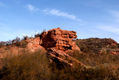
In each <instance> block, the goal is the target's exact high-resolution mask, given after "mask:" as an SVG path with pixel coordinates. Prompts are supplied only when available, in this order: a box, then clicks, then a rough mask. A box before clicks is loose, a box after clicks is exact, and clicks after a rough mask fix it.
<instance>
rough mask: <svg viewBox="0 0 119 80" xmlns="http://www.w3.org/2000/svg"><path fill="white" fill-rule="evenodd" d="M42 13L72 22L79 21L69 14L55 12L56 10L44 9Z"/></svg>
mask: <svg viewBox="0 0 119 80" xmlns="http://www.w3.org/2000/svg"><path fill="white" fill-rule="evenodd" d="M43 12H45V13H46V14H51V15H55V16H61V17H66V18H69V19H72V20H76V21H80V19H79V18H77V17H76V16H75V15H72V14H69V13H66V12H62V11H60V10H57V9H44V10H43Z"/></svg>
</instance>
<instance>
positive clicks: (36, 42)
mask: <svg viewBox="0 0 119 80" xmlns="http://www.w3.org/2000/svg"><path fill="white" fill-rule="evenodd" d="M26 41H27V43H28V44H27V49H28V50H30V51H31V52H35V51H37V50H39V49H44V48H43V47H42V46H41V45H40V44H41V40H40V37H36V38H30V39H27V40H26Z"/></svg>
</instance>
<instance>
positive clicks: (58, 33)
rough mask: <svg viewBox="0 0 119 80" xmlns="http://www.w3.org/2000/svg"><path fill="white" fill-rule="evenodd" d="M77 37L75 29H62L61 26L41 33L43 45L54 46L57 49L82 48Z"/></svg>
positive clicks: (46, 47)
mask: <svg viewBox="0 0 119 80" xmlns="http://www.w3.org/2000/svg"><path fill="white" fill-rule="evenodd" d="M76 38H77V35H76V32H75V31H67V30H62V29H60V28H55V29H52V30H49V31H47V32H43V33H42V34H41V41H42V43H41V46H43V47H44V48H45V49H48V48H54V49H56V50H62V51H67V50H74V49H78V50H80V49H79V48H78V47H77V45H76V44H75V42H73V40H74V39H76Z"/></svg>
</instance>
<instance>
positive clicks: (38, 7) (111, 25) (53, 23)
mask: <svg viewBox="0 0 119 80" xmlns="http://www.w3.org/2000/svg"><path fill="white" fill-rule="evenodd" d="M57 27H61V28H62V29H67V30H75V31H76V32H77V35H78V38H81V39H82V38H89V37H99V38H113V39H115V40H116V41H118V42H119V0H0V41H7V40H11V39H14V38H15V37H17V36H18V37H22V36H25V35H29V36H33V35H34V34H36V33H38V32H39V33H40V32H42V31H43V30H49V29H52V28H57Z"/></svg>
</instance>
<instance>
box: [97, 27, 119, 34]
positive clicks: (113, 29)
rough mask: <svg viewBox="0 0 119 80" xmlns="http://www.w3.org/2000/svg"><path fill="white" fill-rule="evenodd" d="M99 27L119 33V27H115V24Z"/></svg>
mask: <svg viewBox="0 0 119 80" xmlns="http://www.w3.org/2000/svg"><path fill="white" fill-rule="evenodd" d="M98 28H99V29H102V30H104V31H108V32H111V33H114V34H119V27H113V26H101V27H98Z"/></svg>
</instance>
